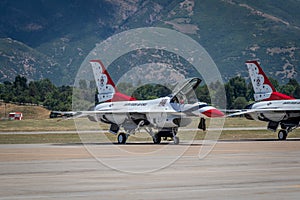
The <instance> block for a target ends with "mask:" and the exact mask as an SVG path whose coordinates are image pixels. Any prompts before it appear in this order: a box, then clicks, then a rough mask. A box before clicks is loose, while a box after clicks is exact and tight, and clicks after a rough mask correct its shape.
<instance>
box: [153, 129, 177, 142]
mask: <svg viewBox="0 0 300 200" xmlns="http://www.w3.org/2000/svg"><path fill="white" fill-rule="evenodd" d="M177 131H178V129H177V128H172V129H162V130H160V131H158V133H156V134H153V132H152V131H151V130H149V134H150V135H152V139H153V143H154V144H160V142H161V138H162V137H163V138H165V140H166V138H168V137H170V138H172V139H173V142H174V144H179V138H178V137H177V136H176V134H177Z"/></svg>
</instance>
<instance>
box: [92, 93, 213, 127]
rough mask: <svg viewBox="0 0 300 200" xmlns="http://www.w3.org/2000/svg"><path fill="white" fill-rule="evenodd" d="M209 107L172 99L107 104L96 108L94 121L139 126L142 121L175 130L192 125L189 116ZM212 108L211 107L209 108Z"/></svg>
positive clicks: (203, 104)
mask: <svg viewBox="0 0 300 200" xmlns="http://www.w3.org/2000/svg"><path fill="white" fill-rule="evenodd" d="M206 106H207V107H209V106H208V105H207V104H206V103H202V102H198V103H195V104H180V103H175V102H171V98H170V97H163V98H158V99H153V100H139V101H118V102H105V103H101V104H98V105H97V106H95V108H94V110H95V111H101V114H100V113H99V114H96V118H94V121H102V122H105V123H109V124H117V125H122V124H126V123H127V124H130V123H135V124H138V123H139V122H140V121H141V120H143V121H144V124H145V125H149V126H153V127H156V128H175V127H182V126H187V125H188V124H190V123H191V119H190V118H188V116H189V117H190V116H199V112H200V111H201V109H200V108H203V107H206ZM209 108H210V107H209Z"/></svg>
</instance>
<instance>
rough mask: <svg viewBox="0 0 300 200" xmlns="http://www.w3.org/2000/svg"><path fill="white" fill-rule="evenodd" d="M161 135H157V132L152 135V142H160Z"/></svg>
mask: <svg viewBox="0 0 300 200" xmlns="http://www.w3.org/2000/svg"><path fill="white" fill-rule="evenodd" d="M160 141H161V137H159V136H158V135H157V134H156V135H154V136H153V143H154V144H160Z"/></svg>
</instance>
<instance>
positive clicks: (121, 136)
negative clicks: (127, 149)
mask: <svg viewBox="0 0 300 200" xmlns="http://www.w3.org/2000/svg"><path fill="white" fill-rule="evenodd" d="M127 138H128V135H127V134H125V133H120V134H119V135H118V143H119V144H125V143H126V140H127Z"/></svg>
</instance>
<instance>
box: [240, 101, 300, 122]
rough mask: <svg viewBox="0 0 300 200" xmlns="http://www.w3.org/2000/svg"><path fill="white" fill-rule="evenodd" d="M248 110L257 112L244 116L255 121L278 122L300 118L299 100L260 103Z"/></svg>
mask: <svg viewBox="0 0 300 200" xmlns="http://www.w3.org/2000/svg"><path fill="white" fill-rule="evenodd" d="M248 108H251V109H254V110H257V111H256V112H253V113H248V114H246V115H248V116H246V117H248V118H252V119H255V120H261V121H274V122H280V121H283V120H289V119H291V118H299V117H300V99H293V100H275V101H261V102H257V103H254V104H252V105H251V106H249V107H248Z"/></svg>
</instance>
